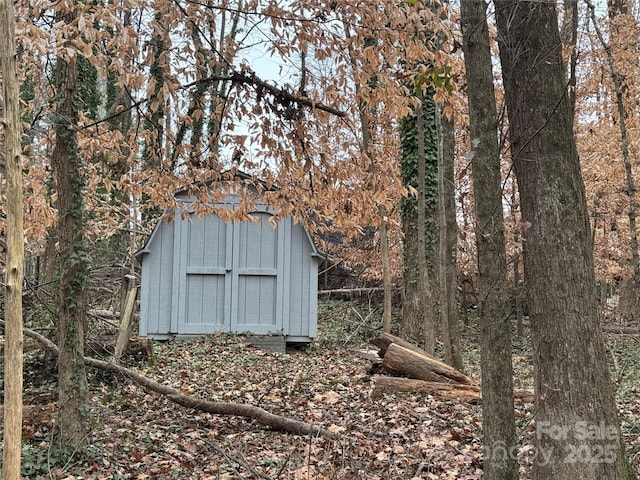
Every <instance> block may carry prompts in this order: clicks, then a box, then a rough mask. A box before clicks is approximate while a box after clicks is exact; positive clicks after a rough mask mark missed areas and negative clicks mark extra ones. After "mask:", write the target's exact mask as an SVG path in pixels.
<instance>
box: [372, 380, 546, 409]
mask: <svg viewBox="0 0 640 480" xmlns="http://www.w3.org/2000/svg"><path fill="white" fill-rule="evenodd" d="M373 381H374V384H375V388H374V395H380V394H382V393H384V392H389V393H402V392H404V393H427V394H431V395H434V396H437V397H439V398H442V399H445V400H460V401H465V402H470V403H479V402H481V401H482V393H481V390H480V387H479V386H478V385H466V384H460V383H442V382H427V381H424V380H416V379H414V378H400V377H386V376H376V377H373ZM513 398H514V399H515V400H517V401H519V402H523V403H531V402H533V398H534V396H533V391H531V390H525V389H519V388H516V389H514V391H513Z"/></svg>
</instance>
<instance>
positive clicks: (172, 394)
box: [0, 320, 338, 439]
mask: <svg viewBox="0 0 640 480" xmlns="http://www.w3.org/2000/svg"><path fill="white" fill-rule="evenodd" d="M0 325H2V326H3V327H4V325H5V322H4V320H0ZM23 331H24V334H25V335H26V336H28V337H31V338H33V339H35V340H37V341H38V342H39V343H40V344H41V345H43V346H44V347H45V348H46V349H47V350H49V351H50V352H51V353H52V354H54V355H55V356H58V346H57V345H56V344H55V343H53V342H52V341H51V340H49V339H48V338H47V337H45V336H43V335H40V334H39V333H37V332H35V331H33V330H31V329H29V328H23ZM84 363H85V365H87V366H89V367H92V368H98V369H100V370H104V371H106V372H112V373H117V374H119V375H122V376H123V377H125V378H128V379H130V380H132V381H134V382H135V383H137V384H138V385H140V386H142V387H144V388H147V389H148V390H151V391H153V392H156V393H159V394H161V395H164V396H166V397H167V398H168V399H169V400H171V401H172V402H174V403H176V404H178V405H181V406H183V407H187V408H191V409H194V410H198V411H201V412H205V413H211V414H214V415H233V416H238V417H245V418H251V419H253V420H256V421H257V422H258V423H259V424H261V425H264V426H267V427H270V428H272V429H273V430H277V431H281V432H287V433H293V434H295V435H319V436H322V437H325V438H330V439H335V438H337V437H338V435H337V434H335V433H333V432H330V431H328V430H325V429H324V428H320V427H318V426H315V425H311V424H310V423H307V422H303V421H301V420H295V419H292V418H288V417H283V416H280V415H276V414H273V413H270V412H268V411H266V410H264V409H263V408H260V407H255V406H253V405H245V404H241V403H233V402H212V401H209V400H204V399H200V398H195V397H192V396H189V395H185V394H183V393H181V392H180V391H179V390H177V389H175V388H172V387H169V386H167V385H162V384H161V383H158V382H156V381H155V380H152V379H150V378H148V377H145V376H144V375H142V374H140V373H138V372H136V371H134V370H131V369H128V368H125V367H122V366H120V365H116V364H114V363H109V362H105V361H103V360H98V359H96V358H90V357H84Z"/></svg>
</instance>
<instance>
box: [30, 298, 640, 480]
mask: <svg viewBox="0 0 640 480" xmlns="http://www.w3.org/2000/svg"><path fill="white" fill-rule="evenodd" d="M366 317H367V316H366V315H364V313H360V312H359V311H358V309H357V307H354V306H353V305H352V304H349V303H347V302H339V303H331V304H325V305H323V309H322V315H321V319H320V324H321V336H320V338H319V339H318V341H317V342H316V343H315V344H314V345H312V346H310V347H308V348H306V349H290V350H288V351H287V353H272V352H268V351H263V350H261V349H259V348H257V347H255V346H253V345H251V344H249V343H248V342H247V341H246V338H245V337H243V336H233V335H217V336H212V337H206V338H201V339H198V340H193V341H171V342H165V343H157V344H156V345H155V355H154V357H153V358H152V359H142V358H139V359H136V358H129V359H127V361H128V362H129V366H131V368H134V369H136V370H137V371H139V372H141V373H143V374H144V375H146V376H148V377H150V378H153V379H155V380H157V381H159V382H162V383H164V384H166V385H170V386H172V387H174V388H176V389H179V390H180V391H181V392H183V393H185V394H189V395H193V396H196V397H198V398H202V399H205V400H210V401H226V402H238V403H244V404H249V405H255V406H259V407H262V408H264V409H266V410H268V411H270V412H272V413H276V414H279V415H283V416H287V417H291V418H295V419H298V420H303V421H306V422H309V423H312V424H314V425H318V426H321V427H323V428H325V429H328V430H330V431H332V432H334V433H336V434H338V437H337V439H336V440H328V439H325V438H322V437H316V436H312V437H309V436H304V437H302V436H296V435H291V434H286V433H281V432H274V431H270V430H269V429H267V428H265V427H263V426H261V425H259V424H257V423H255V422H254V421H252V420H248V419H245V418H239V417H223V416H212V415H210V414H205V413H200V412H197V411H193V410H187V409H185V408H182V407H179V406H177V405H175V404H173V403H172V402H171V401H169V400H168V399H166V398H163V397H162V396H160V395H158V394H155V393H150V392H148V391H145V390H144V389H143V388H141V387H139V386H137V385H135V384H132V383H131V382H130V381H128V380H126V379H124V378H119V377H117V376H114V375H112V374H106V373H104V372H99V371H92V372H91V388H92V391H91V405H90V407H91V412H92V416H93V422H94V425H93V432H92V436H91V439H90V445H91V446H90V448H89V451H88V454H87V456H86V458H79V457H77V456H76V457H73V460H72V461H71V462H66V463H64V464H62V462H59V461H57V460H56V458H55V456H54V455H52V453H51V451H50V449H49V438H50V432H51V428H52V409H51V408H50V405H51V402H50V400H51V398H52V392H53V391H54V388H55V385H54V384H53V373H54V372H53V367H52V362H51V361H50V359H47V358H45V354H44V353H42V352H32V353H29V354H28V359H29V362H28V364H27V366H26V367H25V373H26V375H27V376H26V387H27V392H26V395H25V403H27V402H31V403H35V404H37V405H36V407H34V408H33V410H31V411H29V412H28V414H27V415H26V421H25V448H24V467H23V473H24V476H25V477H26V478H60V479H80V478H83V479H130V478H131V479H171V478H179V479H251V478H256V479H371V480H375V479H385V480H387V479H479V478H482V455H481V453H482V449H481V441H480V432H481V409H480V407H479V406H477V405H470V404H467V403H462V402H455V401H441V400H438V399H436V398H433V397H431V396H429V395H408V394H401V395H390V394H384V395H376V394H375V393H374V388H373V387H374V385H373V382H372V376H371V373H372V372H371V361H370V360H368V359H366V358H364V357H363V356H362V353H361V351H360V350H362V349H367V348H369V349H371V348H372V347H370V346H368V345H367V344H366V342H365V340H366V337H367V336H368V335H370V334H372V333H374V332H372V331H370V328H371V327H370V324H369V323H368V322H367V323H366V324H364V323H362V321H361V320H362V319H365V318H366ZM609 340H610V341H609V346H610V353H611V364H612V371H613V372H614V376H615V378H616V382H617V384H618V397H619V404H620V411H621V415H622V418H623V422H624V423H623V431H624V433H625V438H626V440H627V444H628V453H629V455H630V456H631V458H632V460H633V461H634V463H635V465H636V466H638V465H640V440H639V438H638V437H639V436H640V400H639V399H638V389H639V388H640V384H639V383H638V382H639V381H640V367H639V365H640V363H639V362H640V348H638V339H637V338H636V337H633V336H628V335H626V336H620V335H618V336H612V337H611V338H610V339H609ZM514 348H515V352H514V368H515V372H516V377H517V378H516V383H517V384H518V385H519V386H530V385H531V361H530V355H529V352H528V343H527V342H526V340H521V341H518V342H516V344H515V347H514ZM465 351H466V352H467V354H466V363H467V366H468V373H469V374H470V375H471V376H473V377H474V378H476V379H477V378H478V376H479V372H478V365H479V355H478V352H477V330H476V329H475V328H474V327H473V326H469V327H467V328H466V329H465ZM532 420H533V412H532V408H531V406H530V405H520V406H518V409H517V421H518V428H519V432H520V443H521V450H520V452H521V455H520V460H521V470H522V478H523V479H526V478H529V464H530V460H531V459H530V458H529V456H528V455H529V452H531V443H532V441H533V438H532V432H533V422H532Z"/></svg>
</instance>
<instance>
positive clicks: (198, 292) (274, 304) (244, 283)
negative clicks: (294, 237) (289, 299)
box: [172, 212, 283, 334]
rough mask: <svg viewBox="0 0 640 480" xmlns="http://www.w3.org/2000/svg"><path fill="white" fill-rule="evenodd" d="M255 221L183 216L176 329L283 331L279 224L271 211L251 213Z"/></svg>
mask: <svg viewBox="0 0 640 480" xmlns="http://www.w3.org/2000/svg"><path fill="white" fill-rule="evenodd" d="M251 215H252V216H254V217H256V218H257V219H260V220H261V221H257V222H233V223H232V222H229V223H225V222H223V221H222V220H220V218H218V217H217V216H206V217H204V218H202V219H198V218H197V217H196V216H195V215H190V217H189V218H188V219H184V220H183V219H180V220H178V221H179V225H180V228H179V231H180V240H179V242H176V243H177V244H179V246H177V248H179V252H176V253H177V255H176V258H179V259H180V260H179V263H180V265H179V266H178V268H177V269H175V270H174V271H177V272H180V273H179V274H178V275H177V278H175V279H174V292H178V294H177V297H178V298H177V299H175V300H177V301H175V302H174V304H175V305H176V310H175V312H172V313H173V314H172V331H174V332H177V333H179V334H203V333H215V332H218V331H233V332H240V333H241V332H252V333H257V334H266V333H276V332H280V331H282V300H281V294H282V292H281V290H282V289H281V288H278V278H281V276H279V275H278V268H279V264H281V263H282V262H279V259H281V258H282V255H283V238H282V235H280V234H279V230H280V227H278V228H275V229H274V228H272V227H271V226H270V225H269V222H268V219H269V217H270V215H269V214H267V213H260V212H253V213H252V214H251Z"/></svg>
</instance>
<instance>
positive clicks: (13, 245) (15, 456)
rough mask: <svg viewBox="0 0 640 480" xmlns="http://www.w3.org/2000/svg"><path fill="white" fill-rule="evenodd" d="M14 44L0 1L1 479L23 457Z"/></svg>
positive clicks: (8, 14)
mask: <svg viewBox="0 0 640 480" xmlns="http://www.w3.org/2000/svg"><path fill="white" fill-rule="evenodd" d="M16 63H17V59H16V45H15V13H14V9H13V2H12V1H11V0H0V73H1V74H2V87H3V88H2V92H3V96H2V98H3V106H4V112H3V113H4V121H3V122H2V127H3V130H4V132H3V133H4V144H5V147H6V153H5V161H6V182H7V183H6V199H7V200H6V202H7V204H6V215H7V217H6V243H7V254H6V264H5V268H6V273H5V285H4V302H5V305H4V310H5V311H4V315H5V319H6V328H5V351H4V402H5V407H4V408H5V409H6V410H7V411H8V412H11V415H7V416H6V418H5V422H4V440H3V458H2V460H3V461H2V477H3V478H4V479H5V480H18V479H19V478H20V465H21V458H22V381H23V371H22V341H23V338H22V282H23V277H24V240H23V238H24V233H23V202H22V198H23V187H22V156H21V153H22V149H21V146H20V139H21V131H22V128H21V125H20V106H19V105H20V93H19V85H18V74H17V65H16Z"/></svg>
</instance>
